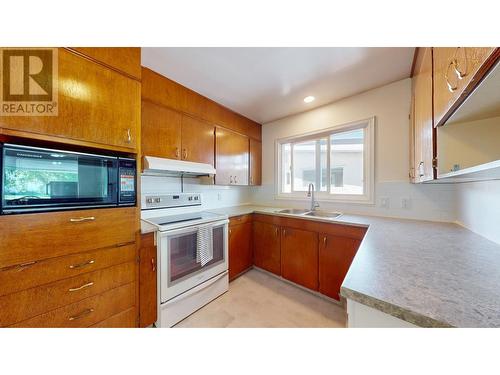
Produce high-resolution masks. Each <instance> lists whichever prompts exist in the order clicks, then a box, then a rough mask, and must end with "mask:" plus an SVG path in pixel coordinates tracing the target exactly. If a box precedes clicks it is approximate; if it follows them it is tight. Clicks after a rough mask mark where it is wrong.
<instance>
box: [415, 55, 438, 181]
mask: <svg viewBox="0 0 500 375" xmlns="http://www.w3.org/2000/svg"><path fill="white" fill-rule="evenodd" d="M412 100H413V103H412V133H413V142H414V144H413V155H410V156H411V157H412V159H413V163H414V165H413V166H411V167H410V168H411V171H410V176H412V178H413V182H423V181H429V180H432V179H434V176H435V174H434V169H435V168H434V167H433V159H434V157H435V153H434V149H435V148H434V143H435V129H434V126H433V117H432V48H419V49H418V51H417V58H416V60H415V68H414V75H413V78H412ZM410 150H411V149H410Z"/></svg>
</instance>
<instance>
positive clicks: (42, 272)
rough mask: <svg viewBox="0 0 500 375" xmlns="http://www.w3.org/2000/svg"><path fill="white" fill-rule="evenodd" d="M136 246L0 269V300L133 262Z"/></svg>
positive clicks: (131, 245) (113, 248) (118, 247)
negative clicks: (8, 295)
mask: <svg viewBox="0 0 500 375" xmlns="http://www.w3.org/2000/svg"><path fill="white" fill-rule="evenodd" d="M135 257H136V245H135V244H130V245H125V246H116V247H112V248H108V249H101V250H96V251H90V252H85V253H79V254H73V255H68V256H63V257H57V258H51V259H46V260H41V261H37V262H34V263H31V264H30V263H28V264H25V265H17V266H12V267H6V268H3V269H0V296H2V295H5V294H9V293H14V292H19V291H21V290H24V289H29V288H33V287H36V286H39V285H43V284H48V283H51V282H54V281H57V280H62V279H66V278H68V277H73V276H77V275H81V274H83V273H87V272H93V271H96V270H99V269H103V268H107V267H110V266H113V265H116V264H121V263H125V262H131V261H134V260H135Z"/></svg>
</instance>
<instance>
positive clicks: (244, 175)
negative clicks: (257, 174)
mask: <svg viewBox="0 0 500 375" xmlns="http://www.w3.org/2000/svg"><path fill="white" fill-rule="evenodd" d="M215 133H216V145H215V164H216V166H215V168H216V170H217V174H216V176H215V183H216V184H217V185H248V157H249V152H248V151H249V149H248V148H249V144H248V137H245V136H244V135H241V134H238V133H235V132H232V131H230V130H226V129H223V128H220V127H217V128H216V131H215Z"/></svg>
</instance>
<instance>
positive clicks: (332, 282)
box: [319, 234, 360, 300]
mask: <svg viewBox="0 0 500 375" xmlns="http://www.w3.org/2000/svg"><path fill="white" fill-rule="evenodd" d="M319 240H320V242H319V291H320V293H322V294H324V295H326V296H328V297H331V298H334V299H336V300H340V287H341V285H342V282H343V281H344V278H345V276H346V274H347V271H348V270H349V267H350V266H351V263H352V261H353V259H354V256H355V255H356V252H357V251H358V248H359V244H360V241H359V240H356V239H353V238H347V237H339V236H330V235H327V234H320V236H319Z"/></svg>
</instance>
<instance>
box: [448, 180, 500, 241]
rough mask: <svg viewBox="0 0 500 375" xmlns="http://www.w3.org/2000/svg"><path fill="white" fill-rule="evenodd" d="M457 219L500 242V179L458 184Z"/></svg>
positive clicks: (467, 226) (474, 230)
mask: <svg viewBox="0 0 500 375" xmlns="http://www.w3.org/2000/svg"><path fill="white" fill-rule="evenodd" d="M456 189H457V195H456V198H457V200H456V206H457V221H458V222H459V223H460V224H462V225H463V226H465V227H466V228H469V229H470V230H472V231H473V232H476V233H478V234H480V235H482V236H483V237H486V238H488V239H490V240H492V241H495V242H497V243H499V244H500V181H481V182H473V183H464V184H458V185H456Z"/></svg>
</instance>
